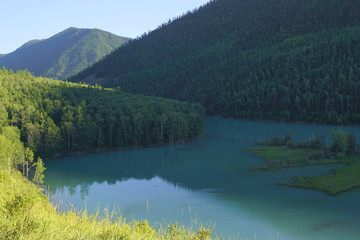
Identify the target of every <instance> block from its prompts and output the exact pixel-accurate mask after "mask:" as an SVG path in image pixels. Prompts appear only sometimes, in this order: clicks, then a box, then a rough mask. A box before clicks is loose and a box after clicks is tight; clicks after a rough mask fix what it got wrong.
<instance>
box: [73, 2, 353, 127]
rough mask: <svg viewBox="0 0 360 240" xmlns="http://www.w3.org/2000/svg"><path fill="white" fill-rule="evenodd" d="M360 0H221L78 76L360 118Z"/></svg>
mask: <svg viewBox="0 0 360 240" xmlns="http://www.w3.org/2000/svg"><path fill="white" fill-rule="evenodd" d="M359 13H360V1H358V0H292V1H288V0H271V1H269V0H217V1H211V2H209V3H208V4H206V5H204V6H202V7H200V8H199V9H196V10H194V11H192V12H188V13H186V14H184V15H183V16H181V17H179V18H176V19H174V20H173V21H169V22H168V23H166V24H163V25H162V26H160V27H159V28H158V29H156V30H155V31H153V32H150V33H149V34H145V35H143V36H142V37H140V38H138V39H136V40H133V41H131V42H130V43H129V44H127V45H126V46H125V47H122V48H119V49H117V50H116V51H114V52H113V53H112V54H110V55H109V56H107V57H105V58H104V59H102V60H101V61H99V62H98V63H97V64H95V65H93V66H92V67H90V68H88V69H86V70H84V71H83V72H81V73H80V74H78V75H77V76H74V77H73V78H71V79H70V80H71V81H75V82H80V81H81V82H90V83H93V82H97V83H100V84H101V85H103V86H107V87H117V86H120V88H121V89H122V90H124V91H129V92H133V93H142V94H145V95H155V96H163V97H170V98H175V99H180V100H187V101H193V102H198V103H200V104H202V105H203V106H205V107H206V109H207V113H208V114H210V115H222V116H231V117H238V118H247V119H269V120H287V121H306V122H319V123H341V124H347V123H360V82H359V81H358V79H359V77H360V63H359V57H358V56H359V54H360V41H359V39H360V24H359V23H360V14H359Z"/></svg>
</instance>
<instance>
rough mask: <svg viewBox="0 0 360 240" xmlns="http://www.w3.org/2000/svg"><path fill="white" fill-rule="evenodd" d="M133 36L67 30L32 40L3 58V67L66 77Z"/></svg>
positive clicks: (53, 76)
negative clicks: (45, 37) (42, 38)
mask: <svg viewBox="0 0 360 240" xmlns="http://www.w3.org/2000/svg"><path fill="white" fill-rule="evenodd" d="M129 40H130V39H129V38H125V37H119V36H116V35H114V34H111V33H109V32H105V31H102V30H99V29H78V28H69V29H66V30H64V31H62V32H60V33H58V34H56V35H54V36H52V37H51V38H48V39H44V40H32V41H29V42H27V43H25V44H24V45H23V46H21V47H20V48H18V49H16V50H15V51H14V52H12V53H9V54H7V55H4V56H3V57H1V59H0V68H1V67H2V66H5V67H6V68H7V69H12V70H13V71H16V70H24V69H28V70H29V71H30V72H31V73H33V74H35V75H36V76H43V77H49V78H55V79H65V78H66V77H70V76H71V75H74V74H76V73H78V72H80V71H82V70H84V69H85V68H87V67H89V66H91V65H92V64H93V63H95V62H96V61H98V60H100V59H101V58H102V57H104V56H105V55H107V54H109V53H111V52H112V51H113V50H115V49H116V48H118V47H120V46H122V45H123V44H125V43H126V42H128V41H129Z"/></svg>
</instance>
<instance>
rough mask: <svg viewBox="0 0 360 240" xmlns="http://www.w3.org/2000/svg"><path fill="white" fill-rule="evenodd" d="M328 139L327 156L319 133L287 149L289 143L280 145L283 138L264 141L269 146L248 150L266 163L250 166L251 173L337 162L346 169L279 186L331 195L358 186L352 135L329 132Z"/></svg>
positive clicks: (359, 164)
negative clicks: (329, 143) (329, 137)
mask: <svg viewBox="0 0 360 240" xmlns="http://www.w3.org/2000/svg"><path fill="white" fill-rule="evenodd" d="M331 138H332V143H331V146H330V150H331V154H330V152H329V148H328V147H327V145H326V144H325V140H324V137H323V136H322V135H319V134H318V135H317V137H316V138H310V139H309V141H307V142H306V141H305V142H298V143H292V142H290V143H291V144H290V145H291V146H292V147H291V148H289V147H288V146H289V143H288V144H287V146H286V145H285V144H282V145H279V144H280V143H281V142H283V139H280V138H279V137H277V136H276V137H272V138H270V139H269V140H267V141H265V143H270V144H267V145H266V144H263V145H265V146H260V147H255V148H249V149H248V150H249V151H250V152H252V153H253V154H255V155H256V156H258V157H262V158H265V159H266V160H267V162H265V163H262V164H260V165H258V166H255V167H253V168H252V170H256V171H275V170H278V169H281V168H288V167H299V166H308V165H320V164H321V165H322V164H336V163H340V164H346V165H348V166H346V167H345V168H342V169H339V170H337V171H336V172H335V173H334V174H328V175H324V176H311V177H301V176H296V177H294V180H293V182H281V183H279V184H282V185H286V186H291V187H300V188H308V189H315V190H319V191H325V192H327V193H329V194H332V195H336V194H338V193H339V192H343V191H347V190H350V189H352V188H355V187H358V186H360V174H359V173H360V161H359V158H360V157H359V155H354V153H355V150H356V138H355V135H354V132H353V131H350V133H349V134H348V133H346V132H344V131H342V130H336V131H335V130H332V132H331ZM284 139H285V138H284ZM345 153H346V154H347V155H345Z"/></svg>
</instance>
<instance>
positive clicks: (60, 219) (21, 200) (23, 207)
mask: <svg viewBox="0 0 360 240" xmlns="http://www.w3.org/2000/svg"><path fill="white" fill-rule="evenodd" d="M0 189H1V191H0V239H4V240H5V239H7V240H10V239H16V240H18V239H20V240H22V239H24V240H25V239H26V240H31V239H34V240H35V239H52V240H56V239H61V240H62V239H84V240H85V239H86V240H92V239H119V240H120V239H121V240H131V239H134V240H135V239H136V240H138V239H174V240H177V239H179V240H180V239H181V240H183V239H191V240H206V239H212V237H211V234H212V230H211V229H208V228H204V227H202V226H199V227H197V228H195V227H193V228H191V227H190V228H185V227H184V226H178V225H176V224H174V225H167V224H165V225H164V226H162V227H160V228H159V229H155V228H153V227H152V226H150V225H149V223H148V222H147V221H146V220H145V221H131V222H126V220H125V219H122V218H117V219H113V216H112V214H99V213H97V214H95V215H91V214H88V213H87V212H86V211H83V212H77V211H76V210H73V211H67V212H59V211H57V210H56V208H55V207H53V206H52V205H51V204H50V203H49V199H48V198H47V197H46V196H45V195H44V194H42V193H41V192H40V191H39V190H38V189H37V187H36V186H35V185H34V184H32V183H31V182H30V181H28V180H27V179H25V178H24V177H23V176H22V175H21V174H20V173H19V172H18V171H15V170H13V171H12V173H11V175H9V173H8V171H7V170H5V167H4V166H1V164H0ZM105 213H106V212H105Z"/></svg>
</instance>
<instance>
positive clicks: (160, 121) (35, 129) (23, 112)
mask: <svg viewBox="0 0 360 240" xmlns="http://www.w3.org/2000/svg"><path fill="white" fill-rule="evenodd" d="M0 102H1V105H0V133H1V127H5V126H12V127H16V128H17V129H18V130H19V131H20V133H21V134H20V135H21V141H22V142H23V143H24V145H25V146H26V147H28V148H30V149H31V150H32V151H33V152H34V153H35V155H36V156H41V157H48V156H52V155H54V154H57V153H67V152H79V151H89V150H98V149H108V148H118V147H129V146H148V145H156V144H165V143H176V142H179V141H184V140H186V139H190V138H194V137H197V136H199V135H200V134H201V133H202V128H203V119H202V116H201V114H202V111H203V110H202V108H201V107H200V106H197V105H193V104H189V103H184V102H179V101H174V100H167V99H163V98H156V97H144V96H141V95H138V96H136V95H131V94H128V93H124V92H122V91H120V90H111V89H104V88H102V87H98V86H94V87H89V86H88V85H81V84H75V83H67V82H64V81H55V80H52V79H47V78H42V77H34V76H32V75H31V74H30V73H29V72H27V71H18V72H16V73H13V72H12V71H11V70H10V71H8V70H6V69H2V70H0ZM0 158H1V156H0ZM0 160H1V159H0Z"/></svg>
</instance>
